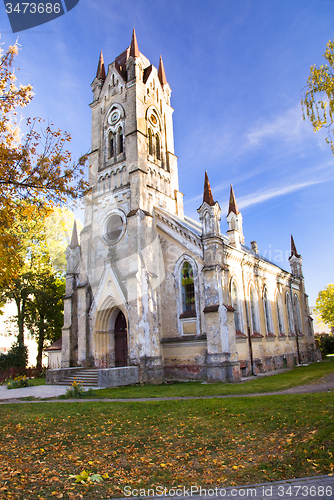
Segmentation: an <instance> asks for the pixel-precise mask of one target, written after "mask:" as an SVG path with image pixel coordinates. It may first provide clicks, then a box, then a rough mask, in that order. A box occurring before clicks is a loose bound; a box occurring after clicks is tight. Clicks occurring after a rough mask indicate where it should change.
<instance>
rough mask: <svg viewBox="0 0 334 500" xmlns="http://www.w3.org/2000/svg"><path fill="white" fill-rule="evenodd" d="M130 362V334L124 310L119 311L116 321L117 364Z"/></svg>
mask: <svg viewBox="0 0 334 500" xmlns="http://www.w3.org/2000/svg"><path fill="white" fill-rule="evenodd" d="M127 364H128V336H127V327H126V319H125V316H124V314H123V313H122V311H120V312H119V313H118V316H117V318H116V322H115V366H127Z"/></svg>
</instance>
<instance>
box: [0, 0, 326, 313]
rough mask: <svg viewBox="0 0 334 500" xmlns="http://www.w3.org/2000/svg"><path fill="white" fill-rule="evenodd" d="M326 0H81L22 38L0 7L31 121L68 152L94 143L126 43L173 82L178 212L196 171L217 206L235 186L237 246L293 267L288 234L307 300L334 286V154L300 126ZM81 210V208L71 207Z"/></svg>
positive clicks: (190, 209)
mask: <svg viewBox="0 0 334 500" xmlns="http://www.w3.org/2000/svg"><path fill="white" fill-rule="evenodd" d="M333 26H334V0H321V1H319V0H312V1H308V0H294V1H291V0H275V1H274V0H206V1H203V0H168V1H166V0H155V1H153V0H146V1H144V0H122V1H114V0H98V1H95V0H80V2H79V3H78V5H77V6H76V7H75V8H73V9H72V10H71V11H70V12H68V13H67V14H65V15H64V16H62V17H60V18H58V19H55V20H53V21H51V22H49V23H47V24H44V25H42V26H39V27H36V28H32V29H29V30H26V31H23V32H20V33H17V34H13V33H12V32H11V27H10V24H9V21H8V19H7V17H6V13H5V9H4V6H0V32H1V42H2V44H3V48H6V46H8V45H9V44H13V43H14V42H15V40H16V39H17V38H18V42H19V44H20V45H21V50H20V52H19V56H18V57H17V59H16V67H18V68H20V71H17V73H16V74H17V77H18V81H19V83H21V84H28V83H31V84H32V85H33V88H34V93H35V97H34V99H33V101H32V103H31V104H30V105H29V106H28V107H27V108H24V110H23V112H22V113H23V116H22V118H25V117H28V116H40V117H42V118H43V119H45V120H46V122H52V123H54V124H55V125H56V126H57V127H59V128H60V129H62V130H66V131H68V132H70V133H71V135H72V142H71V144H70V149H71V151H72V153H73V156H74V158H78V157H79V156H80V155H81V154H83V153H86V152H89V150H90V138H91V110H90V108H89V106H88V104H89V103H90V102H91V101H92V92H91V88H90V84H91V82H92V81H93V79H94V77H95V74H96V69H97V63H98V58H99V53H100V50H101V49H102V50H103V54H104V59H105V63H106V66H107V65H108V63H111V62H112V61H114V59H115V57H116V56H117V55H119V54H120V53H121V52H123V50H125V49H126V47H128V46H129V45H130V41H131V33H132V29H133V27H135V29H136V33H137V40H138V45H139V50H140V51H141V52H142V53H143V54H144V55H145V56H146V57H148V59H149V60H150V61H151V63H152V64H154V65H155V66H156V67H157V66H158V64H159V56H160V55H161V56H162V58H163V62H164V67H165V71H166V76H167V80H168V83H169V85H170V86H171V88H172V98H171V104H172V106H173V108H174V110H175V111H174V139H175V153H176V155H177V156H178V167H179V185H180V191H181V192H182V193H184V208H185V214H186V215H188V216H190V217H192V218H194V219H196V220H198V214H197V208H198V207H199V206H200V205H201V203H202V196H203V184H204V172H205V170H207V171H208V175H209V179H210V184H211V188H212V191H213V196H214V199H215V200H216V201H218V202H219V204H220V207H221V209H222V221H221V230H222V232H223V233H224V232H226V230H227V223H226V220H225V215H226V214H227V206H228V199H229V190H230V184H233V188H234V192H235V195H236V199H237V203H238V208H239V210H240V211H241V213H242V216H243V230H244V235H245V243H246V244H247V245H248V246H249V245H250V241H252V240H256V241H257V243H258V247H259V252H260V253H261V254H262V255H263V256H265V257H266V258H269V259H270V260H273V261H274V262H275V263H277V264H278V265H279V266H280V267H283V268H284V269H287V270H289V269H290V268H289V263H288V261H287V257H288V256H289V254H290V235H291V234H293V237H294V240H295V243H296V247H297V251H298V253H300V254H301V255H302V258H303V272H304V276H305V284H306V291H307V293H308V294H309V302H310V305H314V304H315V300H316V297H317V294H318V292H319V290H321V289H323V288H324V287H325V286H326V285H327V284H328V283H333V282H334V276H333V267H334V266H333V248H334V231H333V226H334V206H333V198H334V158H333V156H332V154H331V151H330V148H329V146H328V145H327V144H326V143H325V134H324V133H322V132H318V133H317V134H315V133H314V132H313V129H312V125H311V124H310V123H309V122H307V121H303V117H302V110H301V105H300V99H301V97H302V96H303V89H304V87H305V85H306V83H307V78H308V75H309V72H310V66H311V65H313V64H316V65H317V66H319V65H320V64H323V62H324V59H323V57H322V54H323V53H324V52H325V49H326V44H327V42H328V40H330V39H333V38H334V28H333ZM79 216H80V215H79Z"/></svg>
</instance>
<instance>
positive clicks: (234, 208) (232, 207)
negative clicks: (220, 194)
mask: <svg viewBox="0 0 334 500" xmlns="http://www.w3.org/2000/svg"><path fill="white" fill-rule="evenodd" d="M231 212H233V213H234V214H235V215H238V213H239V210H238V205H237V200H236V199H235V195H234V191H233V186H232V184H231V190H230V203H229V206H228V213H227V215H230V213H231Z"/></svg>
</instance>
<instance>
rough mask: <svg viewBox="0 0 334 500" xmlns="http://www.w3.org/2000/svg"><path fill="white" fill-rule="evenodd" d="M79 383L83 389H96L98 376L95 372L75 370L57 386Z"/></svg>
mask: <svg viewBox="0 0 334 500" xmlns="http://www.w3.org/2000/svg"><path fill="white" fill-rule="evenodd" d="M75 380H76V381H77V382H81V384H82V385H83V386H84V387H97V386H98V374H97V370H78V371H77V370H75V372H74V373H73V375H67V376H66V377H64V378H63V379H62V380H61V381H60V382H58V385H67V386H70V385H72V384H73V382H74V381H75Z"/></svg>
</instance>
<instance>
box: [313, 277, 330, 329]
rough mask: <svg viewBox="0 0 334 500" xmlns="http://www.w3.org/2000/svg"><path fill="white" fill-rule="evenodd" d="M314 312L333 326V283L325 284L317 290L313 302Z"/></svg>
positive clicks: (324, 321)
mask: <svg viewBox="0 0 334 500" xmlns="http://www.w3.org/2000/svg"><path fill="white" fill-rule="evenodd" d="M315 313H316V314H317V315H318V316H319V317H320V318H321V320H322V321H323V323H325V324H326V325H329V326H334V285H332V284H330V285H327V286H326V288H325V289H324V290H321V291H320V292H319V294H318V297H317V300H316V303H315Z"/></svg>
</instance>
